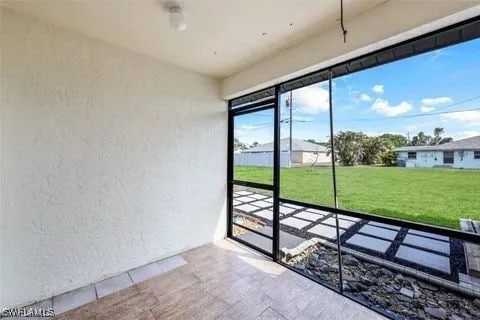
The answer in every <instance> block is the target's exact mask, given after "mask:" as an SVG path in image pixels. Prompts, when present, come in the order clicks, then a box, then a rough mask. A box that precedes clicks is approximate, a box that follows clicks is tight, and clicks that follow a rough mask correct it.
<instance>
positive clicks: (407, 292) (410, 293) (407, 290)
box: [400, 288, 413, 298]
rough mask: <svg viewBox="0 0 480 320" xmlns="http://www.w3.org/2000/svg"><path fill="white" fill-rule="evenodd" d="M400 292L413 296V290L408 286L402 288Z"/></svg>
mask: <svg viewBox="0 0 480 320" xmlns="http://www.w3.org/2000/svg"><path fill="white" fill-rule="evenodd" d="M400 294H403V295H404V296H406V297H409V298H413V291H412V290H410V289H407V288H402V289H400Z"/></svg>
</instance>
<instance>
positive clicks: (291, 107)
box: [286, 90, 293, 168]
mask: <svg viewBox="0 0 480 320" xmlns="http://www.w3.org/2000/svg"><path fill="white" fill-rule="evenodd" d="M286 107H287V108H289V109H290V110H289V111H290V119H289V121H288V123H289V124H290V134H289V143H288V151H289V161H288V162H289V168H291V167H292V122H293V118H292V110H293V95H292V90H290V98H288V99H287V103H286Z"/></svg>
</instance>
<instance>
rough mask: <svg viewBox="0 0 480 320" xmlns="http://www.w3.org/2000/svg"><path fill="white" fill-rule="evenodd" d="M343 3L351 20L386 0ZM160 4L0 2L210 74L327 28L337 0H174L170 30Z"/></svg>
mask: <svg viewBox="0 0 480 320" xmlns="http://www.w3.org/2000/svg"><path fill="white" fill-rule="evenodd" d="M344 2H345V4H344V7H345V17H346V19H350V18H353V17H354V16H357V15H359V14H362V13H363V12H365V11H368V10H370V9H371V8H373V7H374V6H377V5H379V4H380V3H382V2H385V0H368V1H365V0H345V1H344ZM165 3H166V0H160V1H159V0H135V1H134V0H102V1H100V0H97V1H93V0H85V1H72V0H30V1H18V0H1V4H2V6H4V7H8V8H10V9H12V10H14V11H17V12H20V13H23V14H26V15H30V16H34V17H37V18H39V19H40V20H45V21H47V22H50V23H52V24H55V25H58V26H62V27H66V28H68V29H72V30H75V31H78V32H80V33H83V34H86V35H88V36H90V37H94V38H99V39H102V40H105V41H107V42H110V43H112V44H116V45H119V46H122V47H125V48H127V49H130V50H132V51H135V52H138V53H142V54H146V55H148V56H151V57H154V58H156V59H159V60H163V61H167V62H169V63H172V64H174V65H177V66H180V67H184V68H186V69H189V70H193V71H196V72H199V73H202V74H205V75H209V76H212V77H215V78H224V77H227V76H230V75H232V74H234V73H236V72H238V71H240V70H242V69H245V68H247V67H249V66H251V65H252V64H255V63H257V62H259V61H261V60H263V59H266V58H268V57H270V56H271V55H273V54H275V53H278V52H280V51H282V50H284V49H287V48H289V47H292V46H294V45H296V44H298V43H300V42H302V41H304V40H306V39H308V38H310V37H312V36H314V35H316V34H319V33H322V32H323V31H324V30H326V29H328V28H331V27H333V26H337V25H338V28H340V26H339V22H338V21H337V20H338V18H339V16H340V0H302V1H300V0H186V1H181V0H179V1H177V3H179V4H180V5H181V6H182V8H183V9H184V11H185V14H186V18H187V25H188V27H187V30H185V31H182V32H178V31H174V30H172V29H170V28H169V26H168V13H167V12H166V10H165V9H164V6H165ZM264 33H265V34H264ZM339 33H340V29H339Z"/></svg>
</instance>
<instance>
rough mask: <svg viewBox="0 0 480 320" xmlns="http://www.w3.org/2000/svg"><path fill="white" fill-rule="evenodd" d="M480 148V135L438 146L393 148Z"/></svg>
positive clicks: (418, 149) (423, 149)
mask: <svg viewBox="0 0 480 320" xmlns="http://www.w3.org/2000/svg"><path fill="white" fill-rule="evenodd" d="M473 149H478V150H480V136H475V137H471V138H467V139H461V140H457V141H452V142H449V143H444V144H439V145H436V146H407V147H399V148H395V149H393V150H394V151H397V152H399V151H443V150H446V151H448V150H473Z"/></svg>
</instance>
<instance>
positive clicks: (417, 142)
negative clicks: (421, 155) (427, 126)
mask: <svg viewBox="0 0 480 320" xmlns="http://www.w3.org/2000/svg"><path fill="white" fill-rule="evenodd" d="M431 140H432V137H431V136H429V135H426V134H425V132H423V131H420V132H419V133H418V134H417V135H416V136H413V138H412V140H411V141H410V145H412V146H426V145H429V144H430V142H431Z"/></svg>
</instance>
